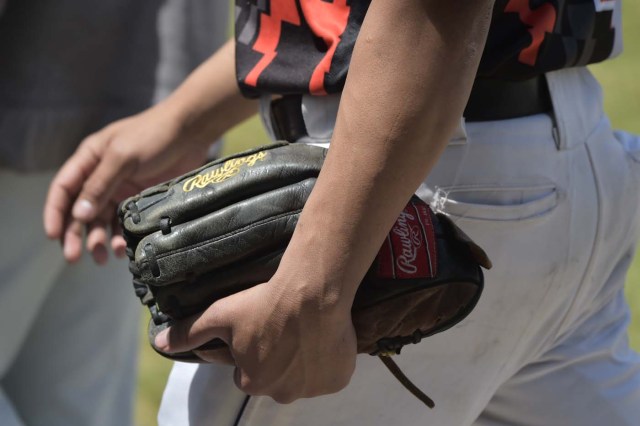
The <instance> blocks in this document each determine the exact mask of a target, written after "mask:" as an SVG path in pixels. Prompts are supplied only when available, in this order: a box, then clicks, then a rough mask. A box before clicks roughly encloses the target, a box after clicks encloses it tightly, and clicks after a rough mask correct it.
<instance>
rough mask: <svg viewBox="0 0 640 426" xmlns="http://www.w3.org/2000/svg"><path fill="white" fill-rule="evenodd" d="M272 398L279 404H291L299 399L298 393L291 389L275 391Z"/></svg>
mask: <svg viewBox="0 0 640 426" xmlns="http://www.w3.org/2000/svg"><path fill="white" fill-rule="evenodd" d="M271 398H273V400H274V401H275V402H277V403H278V404H291V403H292V402H294V401H295V400H297V399H298V397H297V395H296V394H294V393H293V392H290V391H280V392H274V393H273V395H271Z"/></svg>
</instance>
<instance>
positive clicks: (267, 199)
mask: <svg viewBox="0 0 640 426" xmlns="http://www.w3.org/2000/svg"><path fill="white" fill-rule="evenodd" d="M314 183H315V178H311V179H306V180H304V181H302V182H298V183H296V184H293V185H289V186H286V187H283V188H278V189H276V190H273V191H270V192H267V193H264V194H260V195H257V196H254V197H252V198H249V199H246V200H243V201H241V202H238V203H235V204H233V205H231V206H227V207H225V208H223V209H220V210H218V211H216V212H213V213H209V214H207V215H205V216H202V217H199V218H197V219H194V220H192V221H190V222H187V223H183V224H179V225H176V226H172V227H171V228H170V229H169V230H168V232H161V231H157V232H154V233H153V234H150V235H148V236H147V237H145V238H143V239H142V240H141V241H140V243H139V244H138V246H137V248H136V252H135V262H136V264H137V266H138V269H139V272H140V279H141V281H143V282H145V283H147V284H149V285H154V286H164V285H168V284H171V283H176V282H182V281H187V282H189V281H194V280H195V279H197V278H198V277H199V276H201V275H203V274H206V273H208V272H211V271H215V270H218V269H220V268H223V267H227V266H229V265H233V264H236V263H242V262H246V261H247V260H250V259H252V258H254V257H259V256H261V255H264V254H265V253H267V252H269V251H272V250H274V249H278V248H281V247H283V246H285V245H286V243H287V242H288V241H289V239H290V238H291V235H292V234H293V231H294V229H295V226H296V224H297V221H298V216H299V214H300V212H301V210H302V208H303V206H304V203H305V201H306V200H307V198H308V196H309V194H310V192H311V190H312V188H313V185H314Z"/></svg>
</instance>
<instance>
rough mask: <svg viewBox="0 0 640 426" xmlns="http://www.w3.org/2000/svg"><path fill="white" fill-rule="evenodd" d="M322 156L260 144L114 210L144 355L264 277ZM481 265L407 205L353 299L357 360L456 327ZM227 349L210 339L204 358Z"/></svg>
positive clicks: (477, 255) (420, 205)
mask: <svg viewBox="0 0 640 426" xmlns="http://www.w3.org/2000/svg"><path fill="white" fill-rule="evenodd" d="M325 155H326V150H325V149H323V148H319V147H315V146H309V145H303V144H287V143H279V144H273V145H268V146H265V147H260V148H258V149H255V150H252V151H247V152H244V153H240V154H237V155H233V156H231V157H227V158H223V159H221V160H217V161H214V162H212V163H209V164H207V165H205V166H203V167H201V168H199V169H197V170H194V171H193V172H191V173H188V174H186V175H184V176H180V177H178V178H176V179H173V180H171V181H169V182H166V183H164V184H161V185H157V186H154V187H152V188H149V189H147V190H145V191H143V192H142V193H140V194H139V195H136V196H134V197H131V198H129V199H127V200H125V201H124V202H123V203H122V204H121V205H120V208H119V215H120V220H121V224H122V228H123V233H124V237H125V239H126V240H127V245H128V249H127V254H128V256H129V258H130V270H131V272H132V274H133V284H134V287H135V292H136V295H137V296H138V297H139V298H140V299H141V300H142V303H143V304H145V305H146V306H148V307H149V309H150V310H151V315H152V319H151V321H150V324H149V338H150V343H151V345H152V346H153V345H154V338H155V336H156V334H157V333H158V332H159V331H161V330H163V329H164V328H166V327H167V326H168V325H170V324H171V321H172V320H175V319H182V318H185V317H188V316H191V315H193V314H196V313H199V312H202V311H204V310H205V309H206V308H208V307H209V306H210V305H211V304H212V303H213V302H214V301H216V300H218V299H220V298H223V297H225V296H228V295H230V294H233V293H236V292H239V291H241V290H244V289H246V288H248V287H251V286H253V285H256V284H259V283H263V282H266V281H268V280H269V279H270V278H271V276H272V275H273V274H274V273H275V271H276V268H277V267H278V264H279V262H280V259H281V257H282V254H283V252H284V250H285V248H286V246H287V244H288V242H289V240H290V238H291V235H292V234H293V230H294V228H295V226H296V223H297V220H298V217H299V214H300V212H301V210H302V208H303V206H304V204H305V201H306V200H307V197H308V196H309V194H310V192H311V190H312V189H313V185H314V183H315V181H316V178H317V176H318V173H319V172H320V168H321V167H322V164H323V161H324V158H325ZM481 266H483V267H485V268H489V267H490V262H489V260H488V258H487V256H486V255H485V253H484V252H483V251H482V249H481V248H480V247H478V246H477V245H476V244H474V243H473V242H472V241H471V240H470V239H469V238H468V237H467V236H466V235H465V234H464V233H463V232H462V231H461V230H460V229H459V228H458V227H456V226H455V225H454V224H453V223H452V222H451V221H450V220H449V219H448V218H447V217H446V216H444V215H442V214H434V213H433V212H432V211H431V209H430V208H429V206H428V205H427V204H425V203H424V202H423V201H422V200H420V199H419V198H417V197H415V196H414V197H413V198H412V199H411V200H410V201H409V203H408V204H407V206H406V207H405V209H404V210H403V211H402V213H401V214H400V216H399V217H398V219H397V220H396V222H395V224H394V226H393V228H392V229H391V230H390V232H389V235H388V237H387V239H386V241H385V242H384V244H383V246H382V247H381V248H380V251H379V253H378V255H377V257H376V259H375V261H374V262H373V264H372V265H371V268H370V269H369V271H368V273H367V275H366V277H365V278H364V280H363V281H362V283H361V285H360V287H359V289H358V291H357V294H356V297H355V301H354V304H353V308H352V318H353V323H354V326H355V330H356V334H357V337H358V352H360V353H369V354H372V355H389V354H392V353H399V352H400V349H401V348H402V347H403V346H404V345H406V344H409V343H418V342H419V341H420V340H421V339H422V338H424V337H427V336H430V335H433V334H435V333H438V332H441V331H444V330H446V329H448V328H449V327H451V326H453V325H454V324H456V323H458V322H459V321H461V320H462V319H463V318H465V317H466V316H467V315H468V314H469V312H471V310H472V309H473V307H474V306H475V304H476V302H477V301H478V298H479V297H480V293H481V292H482V288H483V274H482V270H481ZM223 345H224V343H223V342H222V341H220V340H214V341H212V342H209V343H208V344H206V345H205V348H206V349H214V348H216V347H221V346H223ZM154 349H155V350H156V351H157V352H159V353H160V354H161V355H163V356H165V357H167V358H171V359H174V360H180V361H194V362H198V361H200V359H199V358H198V357H197V356H196V355H195V354H194V353H193V352H186V353H173V354H168V353H163V352H162V351H160V350H159V349H158V348H156V347H155V346H154ZM383 360H384V361H385V364H387V366H388V367H390V369H392V370H393V369H394V367H395V365H391V364H389V362H390V360H389V359H388V358H387V357H384V358H383ZM396 373H397V372H394V374H396ZM401 380H402V378H401ZM405 384H406V383H405ZM425 397H426V396H425ZM429 401H430V400H429ZM425 402H427V401H425ZM427 403H428V402H427ZM428 404H429V403H428Z"/></svg>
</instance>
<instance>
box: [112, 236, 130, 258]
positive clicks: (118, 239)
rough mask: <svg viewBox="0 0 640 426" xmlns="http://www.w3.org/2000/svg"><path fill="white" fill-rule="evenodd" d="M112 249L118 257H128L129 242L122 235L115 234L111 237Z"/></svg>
mask: <svg viewBox="0 0 640 426" xmlns="http://www.w3.org/2000/svg"><path fill="white" fill-rule="evenodd" d="M111 250H113V254H114V255H115V256H116V257H117V258H118V259H124V258H125V257H127V242H126V241H125V240H124V238H123V237H122V235H114V236H113V237H111Z"/></svg>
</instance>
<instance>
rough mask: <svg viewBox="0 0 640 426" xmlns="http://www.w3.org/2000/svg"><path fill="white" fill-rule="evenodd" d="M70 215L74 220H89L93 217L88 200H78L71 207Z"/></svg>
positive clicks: (91, 206) (91, 207)
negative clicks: (71, 214)
mask: <svg viewBox="0 0 640 426" xmlns="http://www.w3.org/2000/svg"><path fill="white" fill-rule="evenodd" d="M72 213H73V217H75V218H76V219H91V218H92V217H93V204H91V201H89V200H78V202H77V203H76V204H75V205H74V206H73V212H72Z"/></svg>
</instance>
